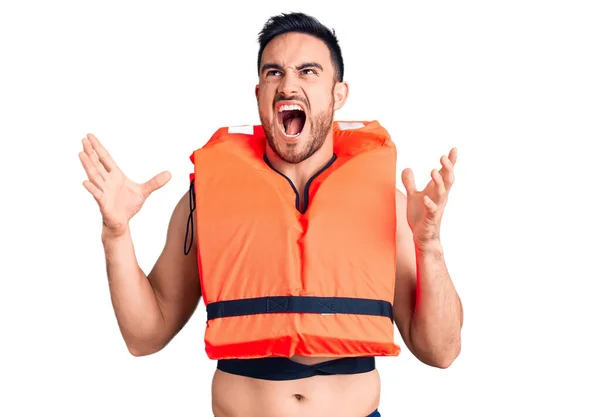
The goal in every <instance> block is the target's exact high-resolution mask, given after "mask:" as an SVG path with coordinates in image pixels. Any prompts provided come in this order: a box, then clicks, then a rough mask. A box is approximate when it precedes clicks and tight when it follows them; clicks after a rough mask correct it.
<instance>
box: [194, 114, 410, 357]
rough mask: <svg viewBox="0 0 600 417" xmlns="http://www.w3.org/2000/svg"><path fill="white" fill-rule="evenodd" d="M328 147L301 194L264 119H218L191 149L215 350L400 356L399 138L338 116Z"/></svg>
mask: <svg viewBox="0 0 600 417" xmlns="http://www.w3.org/2000/svg"><path fill="white" fill-rule="evenodd" d="M333 137H334V156H333V158H332V160H331V161H330V163H329V164H328V165H327V166H326V167H324V168H323V169H322V170H320V171H319V172H318V173H317V174H315V176H314V177H313V178H311V180H310V181H309V182H308V183H307V184H306V187H305V200H306V202H307V208H306V210H302V211H300V209H299V205H298V201H299V195H298V193H297V191H296V190H295V188H294V185H293V183H292V182H291V181H289V180H288V179H287V178H286V177H285V176H284V175H283V174H281V173H279V172H278V171H276V170H275V169H274V168H272V167H271V166H270V165H269V163H268V161H267V159H266V156H265V149H266V146H267V144H266V139H265V134H264V131H263V129H262V126H249V130H248V131H247V132H245V133H244V132H242V131H241V130H235V129H232V128H221V129H219V130H217V132H216V133H215V134H214V135H213V136H212V137H211V139H210V140H209V141H208V142H207V143H206V145H204V146H203V147H202V148H200V149H198V150H196V151H195V152H194V153H193V154H192V155H191V156H190V159H191V160H192V162H193V163H194V173H193V174H191V175H190V180H191V181H193V183H192V186H191V188H192V190H193V191H195V205H196V207H195V215H194V216H195V219H196V220H197V236H198V240H197V245H198V254H197V255H198V268H199V271H200V276H201V287H202V295H203V298H204V304H205V306H206V309H207V325H206V330H205V348H206V352H207V354H208V357H209V358H210V359H232V358H238V359H247V358H261V357H267V356H281V357H292V356H293V355H303V356H328V357H351V356H396V355H398V354H399V351H400V347H399V346H398V345H396V344H395V343H394V324H393V314H392V302H393V299H394V283H395V281H394V280H395V278H394V277H395V263H396V251H395V248H396V241H395V237H396V205H395V193H396V148H395V146H394V144H393V142H392V141H391V139H390V137H389V135H388V133H387V131H386V130H385V129H384V128H383V127H381V125H380V124H379V123H378V122H376V121H373V122H358V123H355V122H352V123H349V122H334V125H333Z"/></svg>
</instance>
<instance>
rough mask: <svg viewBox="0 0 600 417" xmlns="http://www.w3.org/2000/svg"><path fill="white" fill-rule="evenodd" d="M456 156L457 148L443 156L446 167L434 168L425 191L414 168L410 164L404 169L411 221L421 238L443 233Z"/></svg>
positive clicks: (409, 218) (412, 226) (411, 226)
mask: <svg viewBox="0 0 600 417" xmlns="http://www.w3.org/2000/svg"><path fill="white" fill-rule="evenodd" d="M456 157H457V150H456V148H453V149H452V150H451V151H450V153H449V154H448V156H446V155H444V156H442V157H441V159H440V162H441V163H442V168H441V169H440V170H439V171H438V170H433V171H432V172H431V181H429V183H428V184H427V185H426V186H425V188H424V189H423V190H422V191H417V189H416V187H415V181H414V177H413V173H412V170H411V169H409V168H407V169H405V170H404V171H403V172H402V182H403V183H404V187H405V188H406V194H407V195H406V197H407V207H406V216H407V221H408V224H409V226H410V228H411V229H412V231H413V235H414V236H415V238H416V239H417V240H429V239H433V238H437V237H439V229H440V221H441V216H442V213H443V210H444V207H445V205H446V201H447V199H448V192H449V191H450V188H451V187H452V184H453V183H454V164H455V163H456Z"/></svg>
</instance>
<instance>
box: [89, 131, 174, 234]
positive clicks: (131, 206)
mask: <svg viewBox="0 0 600 417" xmlns="http://www.w3.org/2000/svg"><path fill="white" fill-rule="evenodd" d="M82 143H83V152H80V153H79V159H80V160H81V163H82V164H83V168H84V169H85V172H86V173H87V177H88V179H87V180H85V181H83V186H84V187H85V188H86V190H88V191H89V192H90V194H92V196H94V198H95V199H96V202H97V203H98V206H99V207H100V213H101V214H102V221H103V224H104V227H105V229H106V231H108V232H110V233H111V234H113V235H121V234H123V233H125V231H126V230H127V226H128V224H129V220H130V219H131V218H132V217H133V216H134V215H135V214H136V213H137V212H138V211H140V209H141V208H142V205H143V204H144V201H146V199H147V198H148V196H149V195H150V194H151V193H153V192H154V191H156V190H158V189H159V188H161V187H162V186H164V185H165V184H166V183H167V182H169V180H170V179H171V174H170V173H169V172H167V171H164V172H161V173H160V174H158V175H156V176H154V177H153V178H152V179H150V180H149V181H147V182H145V183H143V184H137V183H135V182H133V181H131V180H130V179H129V178H127V177H126V176H125V174H123V172H122V171H121V170H120V169H119V167H118V166H117V164H115V162H114V161H113V159H112V157H111V156H110V154H109V153H108V152H107V151H106V149H104V147H103V146H102V145H101V144H100V141H99V140H98V139H97V138H96V137H95V136H94V135H92V134H91V133H89V134H88V135H87V136H86V137H85V138H84V139H83V140H82Z"/></svg>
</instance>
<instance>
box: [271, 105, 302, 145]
mask: <svg viewBox="0 0 600 417" xmlns="http://www.w3.org/2000/svg"><path fill="white" fill-rule="evenodd" d="M277 120H278V121H279V127H280V128H281V130H282V131H283V134H284V135H285V136H287V137H288V138H296V137H298V136H300V134H301V133H302V130H303V129H304V124H305V123H306V113H304V110H302V107H300V106H298V105H297V104H286V105H283V106H280V107H278V109H277Z"/></svg>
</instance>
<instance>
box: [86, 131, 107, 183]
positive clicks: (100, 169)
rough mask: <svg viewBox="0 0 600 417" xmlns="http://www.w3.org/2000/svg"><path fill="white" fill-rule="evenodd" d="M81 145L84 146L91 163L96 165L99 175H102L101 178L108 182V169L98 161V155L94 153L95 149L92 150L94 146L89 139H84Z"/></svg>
mask: <svg viewBox="0 0 600 417" xmlns="http://www.w3.org/2000/svg"><path fill="white" fill-rule="evenodd" d="M81 143H82V144H83V150H84V151H85V153H86V154H87V156H88V158H89V159H90V161H91V162H92V163H93V164H94V166H95V167H96V169H97V170H98V174H100V176H101V177H102V179H103V180H106V177H107V176H108V172H107V171H106V168H104V165H102V163H100V160H99V159H98V155H97V154H96V152H94V148H92V144H91V143H90V141H89V139H88V138H83V139H82V140H81Z"/></svg>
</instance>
